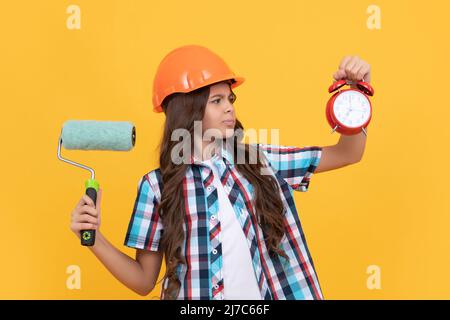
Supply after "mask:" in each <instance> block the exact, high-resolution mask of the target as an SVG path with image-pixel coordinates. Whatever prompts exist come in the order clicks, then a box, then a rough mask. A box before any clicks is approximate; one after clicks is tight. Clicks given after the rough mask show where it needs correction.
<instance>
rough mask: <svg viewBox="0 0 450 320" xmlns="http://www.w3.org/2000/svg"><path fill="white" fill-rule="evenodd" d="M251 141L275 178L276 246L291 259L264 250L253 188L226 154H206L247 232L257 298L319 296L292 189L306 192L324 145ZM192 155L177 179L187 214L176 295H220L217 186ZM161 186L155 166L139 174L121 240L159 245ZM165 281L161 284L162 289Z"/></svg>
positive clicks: (145, 246)
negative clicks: (280, 225)
mask: <svg viewBox="0 0 450 320" xmlns="http://www.w3.org/2000/svg"><path fill="white" fill-rule="evenodd" d="M250 145H251V146H254V147H255V146H258V147H259V149H260V155H264V157H263V160H264V159H265V162H264V163H265V164H266V168H267V169H268V170H269V172H270V174H273V175H274V177H275V178H276V180H277V181H278V185H279V187H280V196H281V199H282V202H283V204H284V207H285V210H284V211H285V213H284V222H285V226H286V233H285V235H284V236H283V238H282V241H281V243H280V246H281V247H282V248H283V249H284V251H285V252H286V254H287V255H288V257H289V260H286V259H285V258H284V257H282V256H280V255H277V254H276V255H275V257H274V256H270V255H269V252H268V250H267V248H266V244H265V241H264V237H263V231H262V229H261V227H260V225H259V224H258V222H257V221H256V215H255V208H254V205H253V204H252V198H253V197H252V196H253V194H254V193H253V186H252V185H251V184H250V183H249V182H248V180H247V179H245V178H244V176H243V175H241V174H240V173H239V171H238V170H237V167H236V166H235V165H234V161H233V156H232V154H231V153H229V152H228V151H227V149H226V148H222V154H221V155H220V156H218V155H214V156H213V158H212V160H213V163H214V164H215V165H216V166H217V169H218V172H219V173H220V180H221V182H222V184H223V186H224V188H225V191H226V193H227V194H228V197H229V200H230V202H231V204H232V206H233V208H234V211H235V214H236V218H237V219H238V220H239V222H240V225H241V227H242V231H243V233H244V235H245V236H246V238H247V244H248V249H249V251H250V253H251V257H252V264H253V269H254V271H255V275H256V279H257V282H258V286H259V289H260V292H261V296H262V297H263V299H265V300H283V299H285V300H301V299H323V296H322V292H321V288H320V285H319V281H318V278H317V274H316V271H315V268H314V264H313V261H312V259H311V255H310V253H309V250H308V247H307V244H306V239H305V235H304V233H303V230H302V226H301V223H300V220H299V217H298V213H297V209H296V206H295V202H294V198H293V191H294V190H296V191H303V192H305V191H307V190H308V187H309V182H310V178H311V176H312V175H313V172H314V170H315V169H316V167H317V165H318V164H319V161H320V158H321V155H322V147H317V146H313V147H303V148H296V147H290V146H279V145H269V144H261V143H257V144H250ZM191 160H193V161H192V163H191V164H190V165H189V166H188V170H187V171H186V175H185V177H184V179H183V190H184V195H185V209H186V220H185V223H184V224H183V229H184V235H185V237H184V243H183V245H182V254H183V255H184V257H185V258H186V262H187V264H188V266H186V265H183V264H180V265H178V267H177V275H178V278H179V279H180V281H181V288H180V292H179V295H178V297H177V299H178V300H190V299H201V300H208V299H212V300H222V299H224V295H223V292H224V285H226V284H224V282H223V275H222V250H221V243H220V221H219V219H217V218H215V217H216V216H217V212H218V209H219V208H218V197H217V190H216V188H215V187H214V184H213V183H212V181H213V172H212V170H211V168H209V167H208V166H207V165H206V164H204V163H202V162H201V161H198V160H196V159H194V158H193V157H191ZM267 164H269V165H267ZM265 174H267V173H265ZM161 190H162V178H161V172H160V169H159V168H158V169H155V170H152V171H150V172H149V173H147V174H146V175H144V176H143V177H142V178H141V179H140V181H139V183H138V193H137V197H136V201H135V204H134V209H133V212H132V215H131V219H130V222H129V225H128V230H127V234H126V238H125V242H124V245H126V246H128V247H132V248H137V249H145V250H152V251H157V250H158V249H160V248H159V244H160V239H161V236H162V233H163V231H164V230H163V229H164V228H163V224H162V221H161V219H160V217H159V215H158V214H157V207H158V203H159V201H160V199H161ZM236 263H239V261H236ZM166 282H167V281H166ZM166 285H167V283H164V284H163V288H166ZM243 289H245V288H243ZM162 297H163V290H161V298H162Z"/></svg>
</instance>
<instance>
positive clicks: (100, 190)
mask: <svg viewBox="0 0 450 320" xmlns="http://www.w3.org/2000/svg"><path fill="white" fill-rule="evenodd" d="M101 200H102V189H100V188H99V189H98V192H97V203H96V204H95V206H96V207H97V208H98V207H99V206H100V203H101Z"/></svg>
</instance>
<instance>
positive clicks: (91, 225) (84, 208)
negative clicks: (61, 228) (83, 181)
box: [70, 189, 102, 239]
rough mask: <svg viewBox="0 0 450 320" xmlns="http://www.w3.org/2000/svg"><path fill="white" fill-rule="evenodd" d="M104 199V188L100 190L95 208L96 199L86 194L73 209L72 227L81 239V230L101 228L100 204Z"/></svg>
mask: <svg viewBox="0 0 450 320" xmlns="http://www.w3.org/2000/svg"><path fill="white" fill-rule="evenodd" d="M101 199H102V189H99V190H98V193H97V202H96V204H95V208H94V201H92V199H91V198H89V197H88V195H86V194H84V195H83V197H81V199H80V201H79V202H78V204H77V205H76V207H75V209H73V211H72V220H71V224H70V229H71V230H72V231H73V232H74V233H75V235H76V236H77V237H78V239H80V237H81V236H80V231H81V230H93V229H94V230H99V228H100V205H101Z"/></svg>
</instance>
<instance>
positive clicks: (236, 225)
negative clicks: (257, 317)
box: [71, 45, 369, 300]
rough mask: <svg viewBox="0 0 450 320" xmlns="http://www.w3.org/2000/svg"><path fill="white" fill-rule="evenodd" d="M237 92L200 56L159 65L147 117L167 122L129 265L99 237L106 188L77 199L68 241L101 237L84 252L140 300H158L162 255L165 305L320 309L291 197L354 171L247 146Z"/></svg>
mask: <svg viewBox="0 0 450 320" xmlns="http://www.w3.org/2000/svg"><path fill="white" fill-rule="evenodd" d="M346 59H347V58H346ZM344 60H345V59H344ZM341 66H342V65H341ZM343 66H344V67H343V68H340V70H339V71H338V72H337V73H335V79H339V78H343V77H349V78H354V79H356V78H362V77H363V76H366V79H367V76H368V70H369V69H367V65H366V64H365V63H363V62H362V61H361V60H359V59H355V58H352V59H347V60H346V63H345V64H344V65H343ZM363 67H364V68H363ZM366 81H367V80H366ZM243 82H244V79H243V78H241V77H237V76H235V75H234V73H233V72H232V71H231V70H230V69H229V68H228V66H227V65H226V63H225V62H224V61H223V60H222V59H221V58H220V57H219V56H217V55H216V54H214V53H213V52H211V51H210V50H208V49H207V48H204V47H201V46H194V45H192V46H184V47H180V48H177V49H175V50H173V51H172V52H170V53H169V54H168V55H167V56H166V57H165V58H164V59H163V60H162V62H161V64H160V65H159V68H158V70H157V74H156V76H155V79H154V84H153V105H154V111H155V112H164V114H165V126H164V133H163V136H162V140H161V146H160V157H159V160H160V161H159V162H160V167H159V168H157V169H154V170H152V171H150V172H149V173H147V174H145V175H144V176H143V177H142V178H141V179H140V181H139V183H138V190H137V197H136V200H135V204H134V209H133V212H132V215H131V219H130V222H129V226H128V230H127V233H126V237H125V243H124V244H125V245H126V246H129V247H133V248H136V249H137V250H136V258H135V259H132V258H130V257H129V256H128V255H126V254H124V253H122V252H121V251H119V250H118V249H117V248H115V247H114V246H113V245H112V244H111V243H110V242H109V241H108V240H107V239H106V238H105V237H104V236H103V235H102V233H101V232H100V231H99V226H100V204H101V194H102V190H101V189H100V190H99V193H98V199H97V203H96V205H95V206H94V203H93V202H92V200H91V199H90V198H89V197H87V196H86V195H83V197H82V199H81V200H80V201H79V203H78V204H77V206H76V207H75V209H74V210H73V212H72V224H71V229H72V231H73V232H74V233H75V234H76V235H77V237H78V238H79V237H80V230H83V229H96V230H97V239H96V243H95V245H94V246H92V247H89V248H90V250H92V252H93V253H94V254H95V255H96V256H97V258H98V259H99V260H100V261H101V262H102V263H103V264H104V265H105V266H106V268H107V269H108V270H109V271H110V272H111V273H112V274H113V275H114V276H115V277H116V278H117V279H118V280H119V281H121V282H122V283H123V284H124V285H126V286H127V287H129V288H130V289H132V290H133V291H135V292H136V293H138V294H140V295H147V294H148V293H149V292H151V291H152V290H153V288H154V286H155V284H156V280H157V277H158V275H159V272H160V268H161V263H162V259H163V256H164V257H165V263H166V273H165V275H164V277H163V279H162V281H163V286H162V290H161V298H162V299H214V300H221V299H252V300H260V299H323V295H322V290H321V288H320V285H319V281H318V278H317V274H316V270H315V268H314V264H313V261H312V259H311V255H310V253H309V250H308V247H307V244H306V239H305V236H304V234H303V230H302V227H301V224H300V221H299V218H298V212H297V210H296V206H295V202H294V198H293V191H294V190H297V191H303V192H304V191H307V190H308V187H309V182H310V179H311V176H312V175H313V173H314V172H319V171H326V170H331V169H335V168H338V167H342V166H344V165H348V164H350V163H354V162H356V160H355V161H350V160H349V159H353V158H351V157H348V158H347V159H344V157H338V156H337V154H338V152H337V150H338V148H334V149H333V147H336V146H332V147H318V146H312V147H303V148H296V147H288V146H279V145H268V144H261V143H254V144H244V143H242V142H241V141H240V140H241V139H242V135H241V134H240V133H242V130H243V125H242V123H241V122H240V121H239V120H238V119H237V118H236V114H235V110H234V106H233V103H234V101H235V100H236V95H235V94H234V92H233V91H232V89H234V88H236V87H237V86H239V85H240V84H242V83H243ZM198 123H200V124H201V129H202V130H201V131H202V132H203V133H205V132H208V131H212V132H213V133H212V134H211V136H212V137H213V138H214V139H215V143H214V144H213V148H210V149H208V146H211V143H210V142H209V140H210V139H208V138H206V135H205V134H202V135H201V136H200V139H199V138H198V135H196V134H195V128H196V125H198ZM179 134H184V136H183V137H184V138H186V139H183V146H182V147H183V148H182V149H180V141H179V140H180V139H174V136H179ZM192 136H194V138H193V139H190V138H191V137H192ZM217 142H220V143H217ZM186 145H187V146H188V148H185V147H186ZM205 149H207V150H208V151H207V152H203V151H202V152H201V153H200V154H199V153H198V152H197V151H198V150H205ZM325 150H326V152H325ZM346 150H350V149H349V148H348V143H347V149H346ZM192 153H193V154H192ZM339 154H342V153H339ZM354 154H356V152H355V153H354ZM239 155H243V157H241V158H239ZM325 155H327V157H325ZM242 159H243V161H242ZM354 159H356V156H355V157H354ZM319 163H320V166H319ZM319 169H320V170H319Z"/></svg>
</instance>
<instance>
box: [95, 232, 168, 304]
mask: <svg viewBox="0 0 450 320" xmlns="http://www.w3.org/2000/svg"><path fill="white" fill-rule="evenodd" d="M97 231H99V230H97ZM88 248H90V250H91V251H92V252H93V253H94V255H95V256H96V257H97V258H98V259H99V260H100V262H101V263H102V264H103V265H104V266H105V267H106V269H108V270H109V271H110V272H111V273H112V275H113V276H114V277H115V278H116V279H117V280H119V281H120V282H121V283H123V284H124V285H125V286H127V287H128V288H130V289H131V290H133V291H134V292H136V293H137V294H139V295H141V296H146V295H148V294H149V293H150V292H151V291H152V290H153V288H154V286H155V283H156V280H157V278H158V275H159V272H160V269H161V262H162V257H163V253H162V252H160V251H149V250H140V249H137V250H136V260H135V259H133V258H131V257H129V256H128V255H126V254H125V253H123V252H121V251H120V250H118V249H117V248H116V247H114V246H113V245H112V244H111V243H110V242H109V241H108V240H107V239H106V238H105V237H104V236H103V235H102V234H101V232H96V239H95V245H93V246H90V247H88Z"/></svg>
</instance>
